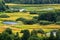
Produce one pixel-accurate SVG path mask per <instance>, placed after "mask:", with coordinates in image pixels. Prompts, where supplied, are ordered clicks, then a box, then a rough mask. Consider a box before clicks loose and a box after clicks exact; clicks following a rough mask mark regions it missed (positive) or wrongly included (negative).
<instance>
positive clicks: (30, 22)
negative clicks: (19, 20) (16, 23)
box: [23, 20, 35, 25]
mask: <svg viewBox="0 0 60 40" xmlns="http://www.w3.org/2000/svg"><path fill="white" fill-rule="evenodd" d="M23 23H24V24H28V25H32V24H34V23H35V22H34V21H33V20H25V21H23Z"/></svg>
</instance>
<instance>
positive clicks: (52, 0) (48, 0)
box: [4, 0, 60, 4]
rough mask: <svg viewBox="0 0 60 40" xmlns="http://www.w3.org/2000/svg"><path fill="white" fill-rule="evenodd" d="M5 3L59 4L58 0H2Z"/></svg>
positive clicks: (59, 0)
mask: <svg viewBox="0 0 60 40" xmlns="http://www.w3.org/2000/svg"><path fill="white" fill-rule="evenodd" d="M4 1H5V2H7V3H18V4H60V0H4Z"/></svg>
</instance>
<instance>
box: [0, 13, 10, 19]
mask: <svg viewBox="0 0 60 40" xmlns="http://www.w3.org/2000/svg"><path fill="white" fill-rule="evenodd" d="M0 18H9V16H8V15H6V14H2V15H0Z"/></svg>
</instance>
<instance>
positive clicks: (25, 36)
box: [21, 30, 30, 40]
mask: <svg viewBox="0 0 60 40" xmlns="http://www.w3.org/2000/svg"><path fill="white" fill-rule="evenodd" d="M21 33H23V35H22V37H21V39H22V40H28V38H29V37H30V32H29V30H22V31H21Z"/></svg>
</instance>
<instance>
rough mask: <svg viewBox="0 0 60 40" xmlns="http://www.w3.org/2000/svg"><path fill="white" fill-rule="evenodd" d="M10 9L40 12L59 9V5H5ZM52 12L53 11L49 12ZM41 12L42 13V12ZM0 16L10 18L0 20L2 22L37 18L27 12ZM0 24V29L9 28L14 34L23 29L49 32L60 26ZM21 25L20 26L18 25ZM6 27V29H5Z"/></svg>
mask: <svg viewBox="0 0 60 40" xmlns="http://www.w3.org/2000/svg"><path fill="white" fill-rule="evenodd" d="M6 5H8V6H9V7H11V8H23V9H26V10H27V11H41V9H45V8H54V9H60V4H47V5H46V4H43V5H42V4H38V5H37V4H26V5H25V4H6ZM51 11H53V10H51ZM42 12H43V11H42ZM1 14H7V15H8V16H10V18H0V21H1V22H3V20H13V21H15V20H16V19H17V18H20V17H22V18H26V19H32V18H33V17H34V16H38V15H37V14H34V15H32V14H29V12H27V13H24V12H14V13H5V12H0V15H1ZM1 22H0V26H1V29H5V28H8V27H9V28H11V29H13V31H14V32H18V31H20V30H23V29H29V30H30V31H31V30H33V29H40V28H41V29H43V30H44V31H45V32H49V31H51V30H53V29H59V28H60V27H59V26H60V25H56V24H52V25H38V24H34V25H24V24H23V23H21V22H19V24H18V25H6V24H2V23H1ZM20 23H21V24H20ZM5 26H8V27H5Z"/></svg>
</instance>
